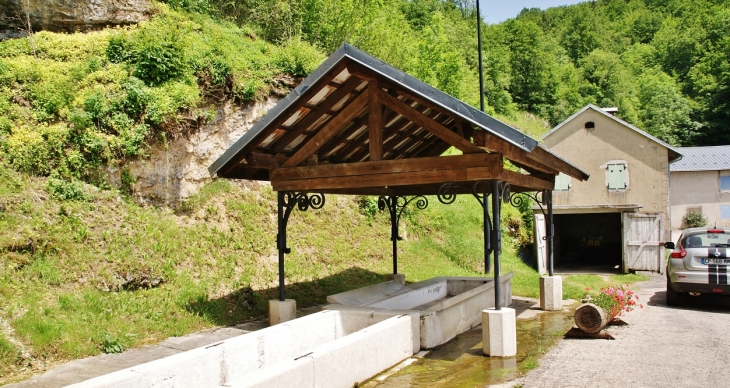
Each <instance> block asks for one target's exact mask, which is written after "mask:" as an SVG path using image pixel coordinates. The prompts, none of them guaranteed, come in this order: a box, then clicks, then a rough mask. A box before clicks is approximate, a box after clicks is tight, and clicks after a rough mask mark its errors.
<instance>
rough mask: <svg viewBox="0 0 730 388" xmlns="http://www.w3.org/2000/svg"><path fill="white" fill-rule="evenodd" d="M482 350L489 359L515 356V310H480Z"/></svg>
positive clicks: (505, 308) (504, 308) (506, 308)
mask: <svg viewBox="0 0 730 388" xmlns="http://www.w3.org/2000/svg"><path fill="white" fill-rule="evenodd" d="M482 349H483V350H484V354H486V355H487V356H490V357H514V356H515V355H517V322H516V317H515V309H512V308H509V307H502V309H501V310H495V309H493V308H490V309H486V310H482Z"/></svg>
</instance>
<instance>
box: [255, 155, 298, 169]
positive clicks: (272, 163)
mask: <svg viewBox="0 0 730 388" xmlns="http://www.w3.org/2000/svg"><path fill="white" fill-rule="evenodd" d="M288 159H289V158H287V157H286V156H281V155H270V154H265V153H262V152H251V153H250V154H248V155H247V156H246V161H247V162H248V164H249V165H250V166H253V167H260V168H265V169H268V170H273V169H275V168H279V167H281V166H282V165H284V163H285V162H286V161H287V160H288Z"/></svg>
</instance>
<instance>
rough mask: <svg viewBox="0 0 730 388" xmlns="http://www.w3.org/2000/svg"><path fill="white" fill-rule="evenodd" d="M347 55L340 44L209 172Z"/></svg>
mask: <svg viewBox="0 0 730 388" xmlns="http://www.w3.org/2000/svg"><path fill="white" fill-rule="evenodd" d="M344 57H345V45H342V46H340V48H338V49H337V50H336V51H335V52H334V53H332V55H330V56H329V58H327V59H325V61H324V62H322V64H321V65H319V66H318V67H317V68H316V69H315V70H314V71H313V72H312V73H311V74H310V75H309V76H307V78H305V79H304V80H303V81H302V82H301V83H300V84H299V85H297V86H296V87H295V88H294V89H293V90H292V91H291V92H289V94H287V95H286V97H284V98H283V99H281V101H279V103H278V104H276V105H275V106H274V107H273V108H271V109H270V110H269V111H268V112H267V113H266V114H265V115H264V117H262V118H261V119H260V120H258V121H257V122H256V123H254V125H253V126H251V129H249V130H248V131H247V132H246V133H245V134H244V135H243V136H241V138H239V139H238V140H237V141H236V142H235V143H233V145H232V146H230V147H229V148H228V149H227V150H226V151H225V152H223V154H222V155H221V156H220V157H218V159H216V160H215V161H214V162H213V163H212V164H211V165H210V166H208V173H209V174H210V175H211V176H214V175H215V174H217V173H218V171H219V170H220V169H221V168H222V167H223V166H225V165H226V164H227V163H228V162H230V161H231V159H233V157H234V156H236V154H238V152H239V151H241V150H242V149H243V148H245V147H246V146H247V145H248V143H250V142H251V141H253V139H255V138H256V136H258V135H259V133H260V132H261V131H262V130H263V129H264V128H266V127H267V126H268V125H269V124H270V123H271V122H273V121H274V120H276V119H277V118H278V117H279V116H280V115H281V114H283V113H284V112H285V111H286V110H287V109H288V108H289V106H290V105H291V104H293V103H294V102H296V101H297V100H298V99H299V97H301V96H302V94H304V93H305V92H306V91H307V89H309V88H310V87H311V86H312V85H314V84H315V83H316V82H317V81H319V79H320V78H322V77H323V76H324V75H325V74H326V73H327V72H328V71H329V70H330V69H331V68H333V67H334V66H335V65H336V64H337V63H339V62H340V61H341V60H342V59H343V58H344Z"/></svg>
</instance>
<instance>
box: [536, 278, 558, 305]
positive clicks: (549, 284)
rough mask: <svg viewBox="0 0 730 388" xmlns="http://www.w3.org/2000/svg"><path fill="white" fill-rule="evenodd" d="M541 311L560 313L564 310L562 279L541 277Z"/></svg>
mask: <svg viewBox="0 0 730 388" xmlns="http://www.w3.org/2000/svg"><path fill="white" fill-rule="evenodd" d="M540 309H542V310H544V311H559V310H562V309H563V278H562V277H560V276H541V277H540Z"/></svg>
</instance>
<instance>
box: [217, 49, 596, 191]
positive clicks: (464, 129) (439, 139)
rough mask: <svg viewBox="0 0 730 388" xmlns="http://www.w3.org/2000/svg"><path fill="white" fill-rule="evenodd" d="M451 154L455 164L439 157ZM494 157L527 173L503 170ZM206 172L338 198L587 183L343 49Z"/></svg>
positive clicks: (523, 138) (480, 116)
mask: <svg viewBox="0 0 730 388" xmlns="http://www.w3.org/2000/svg"><path fill="white" fill-rule="evenodd" d="M371 128H374V129H376V130H371ZM472 139H474V140H473V141H472ZM451 147H455V148H457V149H458V150H460V151H461V152H462V153H463V155H459V156H458V157H455V156H441V155H442V154H443V153H444V152H445V151H446V150H448V149H449V148H451ZM502 157H504V158H506V159H508V160H510V161H511V162H512V163H513V164H515V165H516V166H518V167H521V168H522V169H523V170H524V171H526V172H527V174H520V173H515V172H513V171H508V170H504V169H503V168H502ZM409 161H412V162H409ZM208 171H209V172H210V173H211V175H218V176H219V177H224V178H243V179H254V180H268V181H271V182H272V186H273V187H274V189H275V190H299V191H304V190H308V191H320V192H332V193H346V194H381V193H382V194H398V195H404V194H406V193H418V194H436V192H437V190H438V188H439V187H440V185H441V184H442V183H444V182H450V181H454V182H460V183H461V184H462V186H466V183H468V182H471V183H474V182H477V181H481V180H485V179H500V180H502V181H505V182H510V184H511V185H512V188H513V191H528V190H529V191H534V190H543V189H552V182H553V180H554V176H555V175H557V173H558V172H563V173H565V174H567V175H570V176H573V177H574V178H576V179H580V180H586V179H588V174H586V173H585V172H583V171H582V170H580V169H579V168H577V167H576V166H574V165H572V164H570V163H568V162H567V161H565V160H564V159H562V158H560V157H558V156H557V155H555V154H554V153H552V152H551V151H550V150H548V149H546V148H545V147H540V146H538V142H537V141H536V140H535V139H532V138H531V137H529V136H527V135H525V134H524V133H522V132H520V131H518V130H516V129H514V128H512V127H510V126H509V125H507V124H505V123H502V122H501V121H499V120H497V119H495V118H493V117H491V116H489V115H487V114H485V113H483V112H481V111H479V110H477V109H474V108H473V107H471V106H469V105H467V104H465V103H463V102H461V101H459V100H458V99H456V98H453V97H451V96H449V95H447V94H445V93H443V92H441V91H439V90H438V89H435V88H433V87H431V86H429V85H427V84H426V83H424V82H421V81H419V80H418V79H416V78H413V77H411V76H409V75H407V74H405V73H403V72H402V71H400V70H398V69H396V68H394V67H392V66H390V65H388V64H386V63H384V62H382V61H380V60H378V59H376V58H374V57H372V56H370V55H368V54H366V53H364V52H362V51H360V50H358V49H357V48H355V47H353V46H350V45H348V44H343V45H342V46H341V47H340V48H339V49H338V50H337V51H335V52H334V53H333V54H332V55H331V56H330V57H329V58H328V59H326V60H325V61H324V62H323V63H322V65H320V66H319V67H318V68H317V69H316V70H315V71H314V72H313V73H312V74H311V75H310V76H309V77H307V78H306V79H305V80H304V81H302V83H301V84H300V85H299V86H297V87H296V88H295V89H294V90H293V91H292V92H291V93H289V95H287V96H286V97H285V98H284V99H283V100H281V101H280V102H279V103H278V104H277V105H276V106H275V107H274V108H272V109H271V110H270V111H269V112H268V113H267V114H266V115H265V116H264V117H262V118H261V119H260V120H259V121H258V122H257V123H256V124H254V126H253V127H252V128H251V129H250V130H249V131H248V132H247V133H246V134H244V135H243V136H242V137H241V138H240V139H239V140H238V141H236V142H235V143H234V144H233V145H232V146H231V147H230V148H229V149H228V150H226V151H225V152H224V153H223V155H221V156H220V157H219V158H218V159H217V160H216V161H215V162H214V163H213V164H212V165H211V166H210V167H208Z"/></svg>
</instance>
